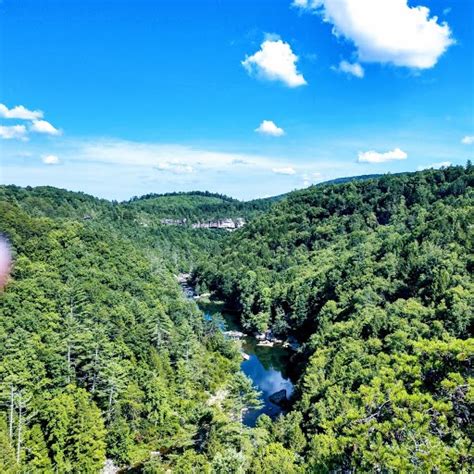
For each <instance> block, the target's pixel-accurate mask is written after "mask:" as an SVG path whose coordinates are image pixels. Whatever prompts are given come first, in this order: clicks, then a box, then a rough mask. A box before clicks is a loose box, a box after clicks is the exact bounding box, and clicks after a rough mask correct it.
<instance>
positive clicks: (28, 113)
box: [0, 104, 43, 120]
mask: <svg viewBox="0 0 474 474" xmlns="http://www.w3.org/2000/svg"><path fill="white" fill-rule="evenodd" d="M0 117H2V118H7V119H19V120H36V119H40V118H42V117H43V112H41V110H28V109H27V108H26V107H23V105H17V106H15V107H13V108H12V109H9V108H8V107H7V106H6V105H4V104H0Z"/></svg>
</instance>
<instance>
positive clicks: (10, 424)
mask: <svg viewBox="0 0 474 474" xmlns="http://www.w3.org/2000/svg"><path fill="white" fill-rule="evenodd" d="M14 396H15V389H14V388H13V385H10V419H9V420H8V422H9V423H8V424H9V430H8V434H9V436H10V443H11V442H12V441H13V415H14V409H15V408H14Z"/></svg>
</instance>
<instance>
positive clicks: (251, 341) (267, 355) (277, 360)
mask: <svg viewBox="0 0 474 474" xmlns="http://www.w3.org/2000/svg"><path fill="white" fill-rule="evenodd" d="M200 306H201V305H200ZM201 309H202V310H203V311H204V313H205V315H206V318H211V319H212V318H218V319H219V320H220V321H221V322H222V323H221V324H222V329H223V330H241V328H240V325H239V322H238V316H237V315H236V314H232V313H228V312H225V311H223V310H222V307H221V306H220V305H218V304H212V303H211V304H210V305H202V306H201ZM242 349H243V351H244V352H245V353H246V354H248V355H249V356H250V358H249V359H248V360H243V361H242V364H241V365H240V368H241V370H242V372H244V373H245V375H247V376H248V377H249V378H250V379H251V380H252V382H253V384H254V385H255V387H256V388H257V389H258V390H260V391H261V392H262V395H261V399H262V402H263V406H262V408H260V409H258V410H249V411H247V412H246V413H245V415H244V423H245V424H246V425H247V426H255V422H256V421H257V418H258V417H259V416H260V415H262V414H266V415H268V416H269V417H271V418H275V417H276V416H278V415H279V414H280V413H282V411H283V409H282V407H280V406H279V405H276V404H275V403H272V402H271V401H270V400H269V397H270V396H271V395H273V394H274V393H276V392H279V391H280V390H283V389H284V390H286V395H287V397H289V396H290V395H291V394H292V393H293V383H292V381H291V379H290V376H289V375H288V367H289V364H290V356H291V350H290V349H286V348H283V347H282V346H281V345H275V346H273V347H264V346H258V345H257V340H256V339H255V338H253V337H246V338H244V339H243V340H242Z"/></svg>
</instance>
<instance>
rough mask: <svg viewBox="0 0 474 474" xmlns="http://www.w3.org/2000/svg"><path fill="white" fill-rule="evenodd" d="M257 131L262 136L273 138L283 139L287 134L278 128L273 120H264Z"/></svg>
mask: <svg viewBox="0 0 474 474" xmlns="http://www.w3.org/2000/svg"><path fill="white" fill-rule="evenodd" d="M255 131H256V132H257V133H261V134H262V135H270V136H272V137H281V136H282V135H284V134H285V131H284V130H283V129H282V128H280V127H277V126H276V124H275V122H273V121H272V120H263V121H262V123H261V124H260V125H259V126H258V127H257V128H256V129H255Z"/></svg>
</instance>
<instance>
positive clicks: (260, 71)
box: [242, 39, 306, 87]
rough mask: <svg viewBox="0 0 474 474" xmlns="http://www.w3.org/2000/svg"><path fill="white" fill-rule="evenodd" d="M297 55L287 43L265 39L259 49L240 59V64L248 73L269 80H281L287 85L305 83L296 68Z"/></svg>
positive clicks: (301, 84)
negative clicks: (242, 59)
mask: <svg viewBox="0 0 474 474" xmlns="http://www.w3.org/2000/svg"><path fill="white" fill-rule="evenodd" d="M297 62H298V56H296V54H295V53H293V51H292V50H291V47H290V45H289V44H288V43H285V42H284V41H282V40H280V39H278V40H272V39H267V40H265V41H264V42H263V43H262V44H261V46H260V49H259V50H258V51H257V52H256V53H255V54H252V56H247V57H246V58H245V60H244V61H242V66H243V67H244V68H245V69H246V70H247V72H248V73H249V74H255V75H256V76H257V77H260V78H262V79H267V80H269V81H281V82H283V83H284V84H286V85H287V86H288V87H298V86H303V85H305V84H306V80H305V78H304V77H303V75H302V74H301V73H299V72H298V70H297V68H296V63H297Z"/></svg>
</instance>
